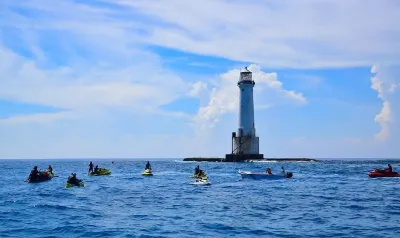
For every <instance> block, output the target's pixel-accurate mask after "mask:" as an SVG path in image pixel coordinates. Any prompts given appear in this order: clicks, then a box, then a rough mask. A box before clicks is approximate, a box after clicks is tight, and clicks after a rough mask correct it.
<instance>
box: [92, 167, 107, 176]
mask: <svg viewBox="0 0 400 238" xmlns="http://www.w3.org/2000/svg"><path fill="white" fill-rule="evenodd" d="M109 174H111V172H110V170H108V169H104V168H98V170H97V172H92V173H90V174H89V176H102V175H109Z"/></svg>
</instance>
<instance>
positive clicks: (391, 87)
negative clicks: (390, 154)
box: [371, 65, 400, 141]
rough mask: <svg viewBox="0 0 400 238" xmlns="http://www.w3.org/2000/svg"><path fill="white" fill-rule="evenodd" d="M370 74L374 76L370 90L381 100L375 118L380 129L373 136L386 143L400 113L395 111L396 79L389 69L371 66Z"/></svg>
mask: <svg viewBox="0 0 400 238" xmlns="http://www.w3.org/2000/svg"><path fill="white" fill-rule="evenodd" d="M371 72H372V73H375V75H374V76H373V77H372V78H371V83H372V84H371V88H372V89H373V90H375V91H376V92H377V93H378V97H379V98H380V99H381V100H382V108H381V111H380V112H379V113H378V114H377V115H376V116H375V122H376V123H378V124H379V125H380V127H381V130H380V132H378V133H377V134H376V135H375V138H376V139H378V140H379V141H386V140H388V139H389V137H390V136H391V134H390V131H391V130H392V128H393V127H394V126H396V125H398V123H399V121H398V120H399V118H397V120H395V119H394V117H395V115H397V114H398V113H400V110H396V109H397V108H398V106H399V104H398V102H397V101H396V100H395V96H396V95H395V92H396V88H397V85H398V83H397V82H398V79H397V78H396V77H393V73H390V72H391V69H390V67H377V66H375V65H374V66H372V68H371Z"/></svg>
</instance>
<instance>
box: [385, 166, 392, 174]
mask: <svg viewBox="0 0 400 238" xmlns="http://www.w3.org/2000/svg"><path fill="white" fill-rule="evenodd" d="M385 171H386V172H387V173H392V172H393V169H392V166H391V165H390V164H388V167H387V168H385Z"/></svg>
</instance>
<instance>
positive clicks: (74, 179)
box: [67, 173, 82, 186]
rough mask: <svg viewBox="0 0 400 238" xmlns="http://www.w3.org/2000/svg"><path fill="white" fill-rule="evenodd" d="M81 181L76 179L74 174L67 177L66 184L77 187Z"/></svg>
mask: <svg viewBox="0 0 400 238" xmlns="http://www.w3.org/2000/svg"><path fill="white" fill-rule="evenodd" d="M81 181H82V180H80V179H77V178H76V173H72V174H71V175H70V176H69V177H68V181H67V183H69V184H75V185H78V186H79V183H80V182H81Z"/></svg>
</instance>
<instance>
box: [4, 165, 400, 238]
mask: <svg viewBox="0 0 400 238" xmlns="http://www.w3.org/2000/svg"><path fill="white" fill-rule="evenodd" d="M114 161H115V164H112V160H93V162H94V164H98V165H99V167H104V168H108V169H110V170H111V172H112V173H111V175H109V176H99V177H89V176H87V168H88V164H89V160H0V169H1V177H2V178H1V179H0V237H2V238H6V237H68V238H72V237H400V178H380V179H372V178H369V177H368V175H367V173H368V171H370V170H372V169H374V168H382V167H386V165H387V164H388V163H391V164H392V166H393V170H395V171H400V161H399V160H397V161H323V162H311V163H307V162H302V163H301V162H297V163H296V162H282V163H271V162H270V163H207V162H201V163H197V162H182V161H180V160H165V161H161V160H160V161H150V162H151V166H152V168H153V173H154V176H152V177H144V176H142V175H141V172H142V171H143V170H144V166H145V161H144V160H143V161H138V160H131V161H129V160H114ZM49 164H51V165H52V167H53V169H54V172H55V174H56V175H58V176H59V177H55V178H53V179H52V180H50V181H47V182H42V183H38V184H30V183H26V182H24V180H25V179H26V178H27V176H28V175H29V172H30V170H31V169H32V168H33V167H34V166H35V165H37V166H38V167H39V169H41V170H45V169H46V168H47V166H48V165H49ZM197 164H199V165H200V168H201V169H203V170H205V171H206V173H207V174H208V176H209V178H210V181H211V183H212V185H211V186H198V185H193V184H192V182H193V179H191V178H190V176H191V175H192V174H193V171H194V168H195V166H196V165H197ZM281 166H284V168H285V169H286V171H290V172H293V178H291V179H282V180H251V179H244V180H242V178H241V177H240V175H238V170H239V169H241V170H248V171H257V172H263V171H265V169H266V168H267V167H270V168H271V169H272V172H273V173H274V172H278V171H279V170H280V167H281ZM72 172H75V173H77V177H78V178H80V179H83V180H84V182H85V184H86V187H84V188H81V187H73V188H69V189H67V188H65V182H66V179H67V177H68V176H69V174H70V173H72Z"/></svg>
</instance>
